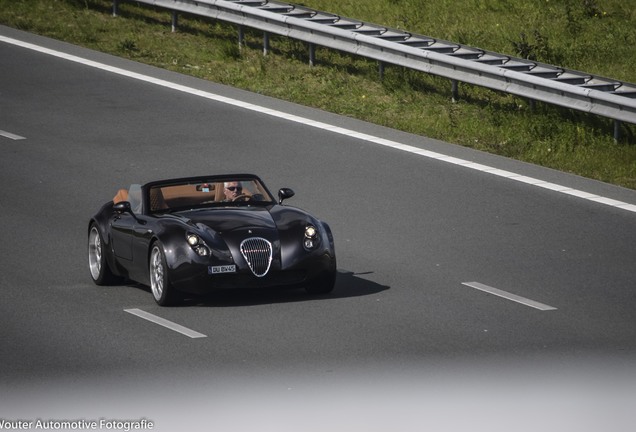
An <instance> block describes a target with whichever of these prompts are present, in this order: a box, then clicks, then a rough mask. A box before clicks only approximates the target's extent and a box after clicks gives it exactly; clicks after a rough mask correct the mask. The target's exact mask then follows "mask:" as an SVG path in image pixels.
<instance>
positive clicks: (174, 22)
mask: <svg viewBox="0 0 636 432" xmlns="http://www.w3.org/2000/svg"><path fill="white" fill-rule="evenodd" d="M178 21H179V14H178V13H177V11H172V33H174V32H176V31H177V23H178Z"/></svg>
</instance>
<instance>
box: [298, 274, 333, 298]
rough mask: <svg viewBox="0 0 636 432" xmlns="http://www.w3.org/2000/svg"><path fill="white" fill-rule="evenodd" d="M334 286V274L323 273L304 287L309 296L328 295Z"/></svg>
mask: <svg viewBox="0 0 636 432" xmlns="http://www.w3.org/2000/svg"><path fill="white" fill-rule="evenodd" d="M335 285H336V272H335V271H334V272H325V273H323V274H322V275H320V276H318V277H316V278H315V279H314V280H312V281H311V282H310V283H309V285H307V286H306V287H305V291H307V293H309V294H329V293H330V292H331V291H333V289H334V287H335Z"/></svg>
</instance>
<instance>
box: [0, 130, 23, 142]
mask: <svg viewBox="0 0 636 432" xmlns="http://www.w3.org/2000/svg"><path fill="white" fill-rule="evenodd" d="M0 136H3V137H5V138H9V139H12V140H15V141H18V140H23V139H26V138H25V137H23V136H20V135H16V134H12V133H11V132H7V131H3V130H0Z"/></svg>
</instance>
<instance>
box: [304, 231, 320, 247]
mask: <svg viewBox="0 0 636 432" xmlns="http://www.w3.org/2000/svg"><path fill="white" fill-rule="evenodd" d="M303 246H305V249H307V250H311V249H315V248H316V246H318V230H317V229H316V227H314V226H313V225H307V226H306V227H305V238H304V239H303Z"/></svg>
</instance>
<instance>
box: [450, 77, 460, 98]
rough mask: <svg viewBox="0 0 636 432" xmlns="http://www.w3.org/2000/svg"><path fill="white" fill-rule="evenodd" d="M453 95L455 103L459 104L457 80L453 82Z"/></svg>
mask: <svg viewBox="0 0 636 432" xmlns="http://www.w3.org/2000/svg"><path fill="white" fill-rule="evenodd" d="M451 93H452V95H453V96H452V97H453V102H457V100H458V99H459V84H458V82H457V80H451Z"/></svg>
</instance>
